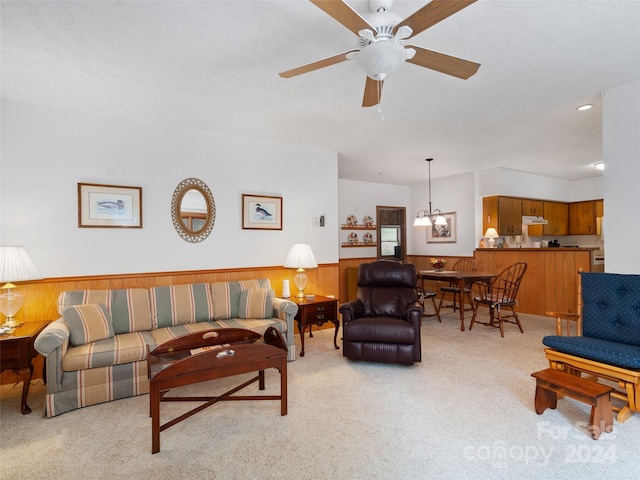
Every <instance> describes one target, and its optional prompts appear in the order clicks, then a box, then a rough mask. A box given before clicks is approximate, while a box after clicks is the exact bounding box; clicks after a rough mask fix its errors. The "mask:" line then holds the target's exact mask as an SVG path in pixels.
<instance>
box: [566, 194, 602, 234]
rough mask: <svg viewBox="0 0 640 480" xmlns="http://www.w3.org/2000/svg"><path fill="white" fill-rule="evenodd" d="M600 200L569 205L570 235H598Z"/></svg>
mask: <svg viewBox="0 0 640 480" xmlns="http://www.w3.org/2000/svg"><path fill="white" fill-rule="evenodd" d="M597 210H598V200H589V201H586V202H573V203H570V204H569V234H570V235H596V234H597V233H598V229H597V220H596V216H597V213H596V212H597Z"/></svg>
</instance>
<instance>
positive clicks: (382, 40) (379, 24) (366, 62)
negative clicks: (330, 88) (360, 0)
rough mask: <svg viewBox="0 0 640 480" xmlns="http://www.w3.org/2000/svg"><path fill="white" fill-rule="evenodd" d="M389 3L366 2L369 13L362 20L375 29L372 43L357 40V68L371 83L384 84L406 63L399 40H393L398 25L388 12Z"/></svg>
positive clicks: (375, 0) (379, 1) (368, 40)
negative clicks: (358, 45) (381, 81)
mask: <svg viewBox="0 0 640 480" xmlns="http://www.w3.org/2000/svg"><path fill="white" fill-rule="evenodd" d="M392 3H393V2H392V1H391V0H370V1H369V8H370V9H371V11H372V13H370V14H368V15H366V16H365V19H366V20H367V23H369V25H371V26H372V27H374V28H375V29H376V31H375V38H374V39H373V40H371V39H369V38H365V37H363V36H360V37H359V43H360V52H359V53H358V56H357V62H358V65H360V67H361V68H362V69H363V70H364V71H365V72H366V74H367V76H368V77H370V78H372V79H374V80H384V79H385V78H387V77H388V76H389V75H391V74H392V73H394V72H396V71H397V70H398V69H399V68H400V67H401V66H402V65H403V64H404V62H405V60H406V59H407V53H406V51H405V49H404V47H403V46H402V40H400V39H397V38H394V35H393V28H394V27H395V26H396V25H397V24H398V23H400V22H401V21H402V18H400V16H399V15H397V14H396V13H393V12H390V11H389V10H388V8H389V7H391V4H392Z"/></svg>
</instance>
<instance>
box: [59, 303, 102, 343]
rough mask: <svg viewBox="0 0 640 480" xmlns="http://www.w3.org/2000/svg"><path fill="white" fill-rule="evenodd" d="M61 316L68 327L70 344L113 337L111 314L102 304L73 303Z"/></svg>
mask: <svg viewBox="0 0 640 480" xmlns="http://www.w3.org/2000/svg"><path fill="white" fill-rule="evenodd" d="M62 318H63V320H64V322H65V323H66V324H67V327H68V328H69V342H70V343H71V345H74V346H77V345H84V344H85V343H91V342H95V341H96V340H103V339H105V338H109V337H113V335H114V331H113V323H112V321H111V314H110V313H109V311H108V310H107V307H105V306H104V305H96V304H91V305H73V306H71V307H67V308H65V309H64V311H63V312H62Z"/></svg>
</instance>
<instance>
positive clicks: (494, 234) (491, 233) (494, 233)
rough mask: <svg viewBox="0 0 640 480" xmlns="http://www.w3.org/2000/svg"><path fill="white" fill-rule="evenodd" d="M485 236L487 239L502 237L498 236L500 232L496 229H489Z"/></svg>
mask: <svg viewBox="0 0 640 480" xmlns="http://www.w3.org/2000/svg"><path fill="white" fill-rule="evenodd" d="M484 236H485V238H498V237H499V236H500V235H498V232H497V231H496V229H495V228H493V227H489V228H487V231H486V232H484Z"/></svg>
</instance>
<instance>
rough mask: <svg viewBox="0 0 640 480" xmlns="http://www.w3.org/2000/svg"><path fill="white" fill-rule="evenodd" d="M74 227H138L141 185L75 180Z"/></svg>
mask: <svg viewBox="0 0 640 480" xmlns="http://www.w3.org/2000/svg"><path fill="white" fill-rule="evenodd" d="M78 227H79V228H85V227H102V228H142V187H126V186H118V185H100V184H96V183H78Z"/></svg>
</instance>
